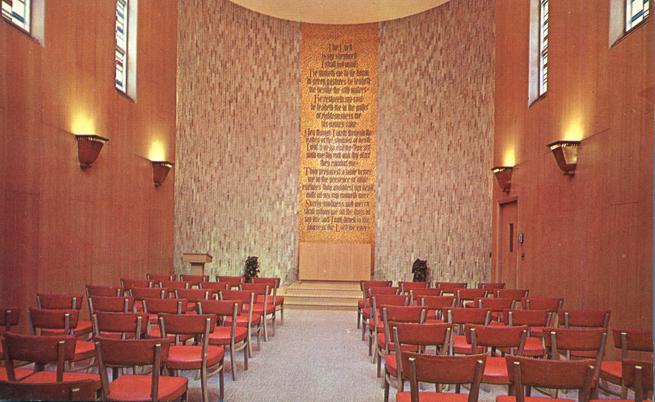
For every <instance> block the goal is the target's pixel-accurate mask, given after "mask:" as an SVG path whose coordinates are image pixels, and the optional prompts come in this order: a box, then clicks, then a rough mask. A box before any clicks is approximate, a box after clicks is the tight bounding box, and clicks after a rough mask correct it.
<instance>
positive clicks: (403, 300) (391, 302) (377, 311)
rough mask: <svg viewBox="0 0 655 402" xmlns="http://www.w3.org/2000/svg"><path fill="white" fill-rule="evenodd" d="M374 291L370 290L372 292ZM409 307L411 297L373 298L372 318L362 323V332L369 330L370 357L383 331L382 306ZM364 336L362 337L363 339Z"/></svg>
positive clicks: (388, 295)
mask: <svg viewBox="0 0 655 402" xmlns="http://www.w3.org/2000/svg"><path fill="white" fill-rule="evenodd" d="M374 289H375V288H373V289H369V292H371V291H372V290H374ZM407 305H409V296H407V295H396V294H391V295H390V294H381V295H376V296H372V297H371V310H370V315H371V317H370V318H369V319H368V320H366V321H364V322H363V323H362V331H364V330H365V328H368V355H369V356H371V355H372V354H373V342H374V340H375V337H376V336H377V333H378V332H379V331H381V330H382V329H383V323H382V309H381V307H382V306H407ZM363 336H364V335H362V337H363Z"/></svg>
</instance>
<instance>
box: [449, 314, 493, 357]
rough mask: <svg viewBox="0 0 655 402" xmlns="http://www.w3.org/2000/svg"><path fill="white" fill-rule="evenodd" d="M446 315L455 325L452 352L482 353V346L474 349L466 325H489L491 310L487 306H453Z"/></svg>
mask: <svg viewBox="0 0 655 402" xmlns="http://www.w3.org/2000/svg"><path fill="white" fill-rule="evenodd" d="M446 316H447V317H448V323H450V324H452V326H453V342H452V350H451V353H450V354H451V355H452V354H455V353H462V354H472V353H473V352H476V353H482V352H483V350H482V349H481V348H480V349H478V350H474V349H473V347H472V345H471V344H470V343H469V342H468V339H467V336H466V334H465V326H466V325H471V324H476V325H489V322H490V321H491V310H489V309H485V308H465V307H453V308H449V309H447V310H446Z"/></svg>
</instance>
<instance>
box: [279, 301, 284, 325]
mask: <svg viewBox="0 0 655 402" xmlns="http://www.w3.org/2000/svg"><path fill="white" fill-rule="evenodd" d="M280 325H284V304H280Z"/></svg>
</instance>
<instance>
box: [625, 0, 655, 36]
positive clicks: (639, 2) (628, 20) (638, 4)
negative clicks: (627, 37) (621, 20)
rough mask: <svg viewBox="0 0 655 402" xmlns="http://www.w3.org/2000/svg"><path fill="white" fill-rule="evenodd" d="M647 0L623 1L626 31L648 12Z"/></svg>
mask: <svg viewBox="0 0 655 402" xmlns="http://www.w3.org/2000/svg"><path fill="white" fill-rule="evenodd" d="M648 3H649V0H626V2H625V31H626V32H628V31H629V30H631V29H632V28H634V27H635V26H637V25H639V23H640V22H642V21H643V20H645V19H646V18H647V17H648V14H649V7H648V6H649V4H648Z"/></svg>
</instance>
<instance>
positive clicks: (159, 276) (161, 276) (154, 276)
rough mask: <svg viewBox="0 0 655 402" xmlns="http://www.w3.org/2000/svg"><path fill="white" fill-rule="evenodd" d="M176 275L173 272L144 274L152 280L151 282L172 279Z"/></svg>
mask: <svg viewBox="0 0 655 402" xmlns="http://www.w3.org/2000/svg"><path fill="white" fill-rule="evenodd" d="M176 276H177V275H175V274H174V273H173V272H171V273H168V274H146V279H148V280H149V281H152V282H153V283H157V282H159V281H174V280H175V278H176Z"/></svg>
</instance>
